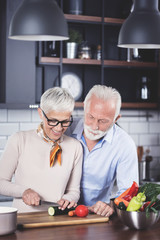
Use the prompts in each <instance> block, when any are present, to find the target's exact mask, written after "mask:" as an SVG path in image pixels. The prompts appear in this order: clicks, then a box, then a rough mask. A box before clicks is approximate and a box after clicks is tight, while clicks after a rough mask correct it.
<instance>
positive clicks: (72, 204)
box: [57, 198, 77, 210]
mask: <svg viewBox="0 0 160 240" xmlns="http://www.w3.org/2000/svg"><path fill="white" fill-rule="evenodd" d="M57 203H58V204H59V206H60V207H59V209H62V210H64V209H65V208H66V207H67V208H72V207H76V206H77V203H76V202H75V201H71V202H69V201H68V200H66V199H63V198H61V199H60V200H59V201H58V202H57Z"/></svg>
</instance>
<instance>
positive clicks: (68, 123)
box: [41, 109, 73, 127]
mask: <svg viewBox="0 0 160 240" xmlns="http://www.w3.org/2000/svg"><path fill="white" fill-rule="evenodd" d="M41 110H42V109H41ZM42 112H43V115H44V116H45V118H46V119H47V122H48V125H49V126H52V127H55V126H57V125H58V124H59V123H60V124H61V126H62V127H69V126H71V124H72V122H73V117H72V115H71V118H70V120H64V121H58V120H57V119H49V118H48V117H47V116H46V114H45V112H44V111H43V110H42Z"/></svg>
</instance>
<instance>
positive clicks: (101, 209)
mask: <svg viewBox="0 0 160 240" xmlns="http://www.w3.org/2000/svg"><path fill="white" fill-rule="evenodd" d="M88 209H89V211H91V212H94V213H96V214H97V215H101V216H105V217H109V216H111V215H112V214H113V213H114V210H113V208H112V207H110V205H108V204H107V203H104V202H101V201H98V202H96V204H94V205H93V206H91V207H88Z"/></svg>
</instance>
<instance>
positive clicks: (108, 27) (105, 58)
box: [38, 0, 159, 109]
mask: <svg viewBox="0 0 160 240" xmlns="http://www.w3.org/2000/svg"><path fill="white" fill-rule="evenodd" d="M57 2H58V3H59V5H60V6H61V7H62V9H63V11H64V13H65V17H66V19H67V22H68V26H69V28H73V29H76V30H78V31H79V32H81V34H82V36H83V39H84V41H87V42H88V43H89V44H90V46H91V49H92V58H91V59H79V58H78V57H77V58H75V59H69V58H66V42H61V43H59V44H57V45H56V51H57V56H56V57H52V56H50V55H49V54H48V50H47V43H45V42H43V43H40V45H39V51H38V53H39V56H38V62H39V66H42V69H43V70H42V73H41V79H42V83H41V85H42V86H43V87H44V90H45V89H47V88H49V87H52V86H55V85H60V84H61V78H62V75H63V73H66V72H73V73H75V74H77V75H78V77H79V78H80V79H81V80H82V83H83V94H82V96H81V97H80V98H79V100H78V102H77V103H76V105H77V106H82V102H83V100H84V97H85V95H86V94H87V92H88V90H89V89H90V88H91V87H92V86H93V85H94V84H105V85H107V86H112V87H115V88H116V89H117V90H119V92H120V93H121V95H122V101H123V105H122V107H123V108H133V109H135V108H141V109H156V108H157V107H158V94H159V93H158V86H159V85H158V84H159V64H158V58H159V51H158V50H156V49H155V50H153V49H145V50H138V53H139V58H137V59H133V60H131V61H127V49H122V48H118V47H117V41H118V34H119V30H120V27H121V25H122V23H123V21H124V19H125V18H126V17H127V16H128V14H129V12H130V9H131V6H132V1H128V0H113V1H109V0H85V1H84V10H83V15H73V14H69V13H68V9H67V7H66V5H67V4H68V1H67V0H66V1H62V0H61V1H57ZM66 9H67V10H66ZM98 45H101V48H102V59H101V60H96V59H95V57H94V56H95V50H96V47H97V46H98ZM142 77H147V78H148V79H149V81H150V83H149V84H150V86H149V91H150V97H149V99H148V100H141V99H140V97H139V96H138V91H140V83H141V80H142Z"/></svg>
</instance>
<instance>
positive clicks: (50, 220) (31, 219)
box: [17, 212, 109, 229]
mask: <svg viewBox="0 0 160 240" xmlns="http://www.w3.org/2000/svg"><path fill="white" fill-rule="evenodd" d="M108 221H109V218H108V217H102V216H98V215H96V214H89V215H88V216H87V217H76V216H73V217H69V216H68V215H58V216H49V215H48V212H36V213H33V212H32V213H19V214H18V215H17V228H18V229H25V228H39V227H51V226H64V225H76V224H88V223H102V222H108Z"/></svg>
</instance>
